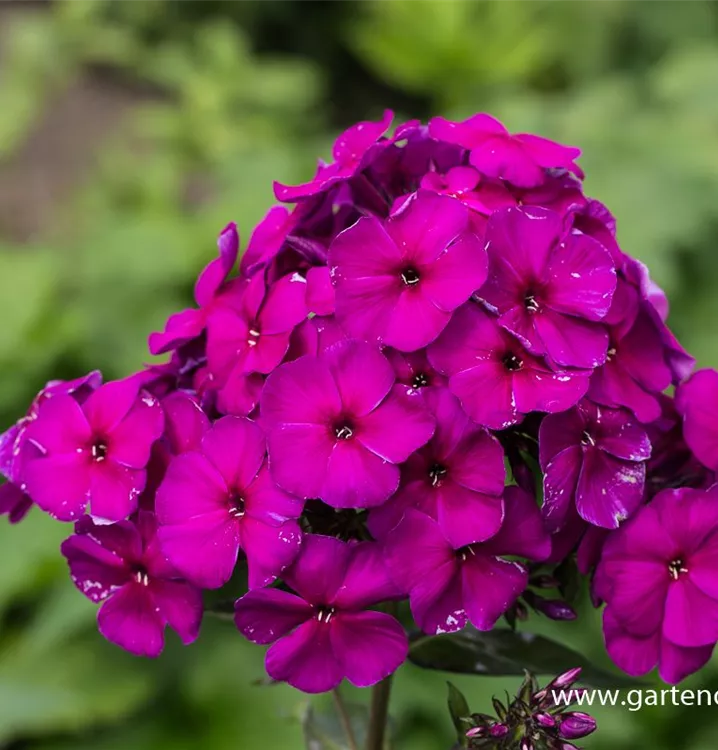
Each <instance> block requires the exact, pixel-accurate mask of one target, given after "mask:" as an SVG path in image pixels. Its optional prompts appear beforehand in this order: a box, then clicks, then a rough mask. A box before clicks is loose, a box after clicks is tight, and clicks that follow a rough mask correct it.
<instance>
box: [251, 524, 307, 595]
mask: <svg viewBox="0 0 718 750" xmlns="http://www.w3.org/2000/svg"><path fill="white" fill-rule="evenodd" d="M239 542H240V546H241V547H242V550H243V551H244V553H245V555H246V556H247V566H248V568H249V588H250V589H258V588H262V587H264V586H268V585H269V584H270V583H272V582H273V581H274V580H275V579H276V578H277V576H279V575H280V574H281V572H282V571H283V570H284V569H285V568H287V567H288V566H289V565H291V564H292V563H293V562H294V560H295V559H296V557H297V555H298V554H299V547H300V545H301V543H302V532H301V530H300V528H299V524H298V523H297V522H296V521H286V522H285V523H283V524H282V525H281V526H269V525H267V524H265V523H262V522H261V521H258V520H256V519H254V518H250V517H248V516H245V517H244V518H242V519H241V522H240V524H239Z"/></svg>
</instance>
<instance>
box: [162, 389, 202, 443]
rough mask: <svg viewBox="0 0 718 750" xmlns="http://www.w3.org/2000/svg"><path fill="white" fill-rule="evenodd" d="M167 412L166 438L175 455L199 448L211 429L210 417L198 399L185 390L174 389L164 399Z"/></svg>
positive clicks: (163, 403) (163, 405)
mask: <svg viewBox="0 0 718 750" xmlns="http://www.w3.org/2000/svg"><path fill="white" fill-rule="evenodd" d="M162 409H163V411H164V413H165V439H166V440H167V442H168V443H169V446H170V450H171V451H172V453H174V454H175V455H178V454H180V453H186V452H187V451H191V450H195V451H196V450H199V449H200V445H201V441H202V437H203V436H204V434H205V433H206V432H207V430H209V427H210V421H209V417H208V416H207V415H206V414H205V413H204V411H203V410H202V407H201V406H200V405H199V403H197V401H196V399H195V398H193V397H192V396H190V395H188V394H187V393H184V392H183V391H174V392H173V393H170V394H169V395H167V396H165V398H163V399H162Z"/></svg>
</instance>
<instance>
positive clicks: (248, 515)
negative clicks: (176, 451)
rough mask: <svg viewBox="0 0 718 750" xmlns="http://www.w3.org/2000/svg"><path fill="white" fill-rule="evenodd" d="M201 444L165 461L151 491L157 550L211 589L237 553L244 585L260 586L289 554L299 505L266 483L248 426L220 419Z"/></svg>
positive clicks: (294, 547)
mask: <svg viewBox="0 0 718 750" xmlns="http://www.w3.org/2000/svg"><path fill="white" fill-rule="evenodd" d="M201 446H202V447H201V450H200V451H189V452H187V453H183V454H182V455H180V456H178V457H177V458H175V459H174V460H173V461H172V463H171V464H170V466H169V468H168V469H167V474H166V475H165V479H164V481H163V482H162V485H161V486H160V488H159V490H158V492H157V498H156V506H155V507H156V512H157V519H158V521H159V524H160V529H159V532H158V534H159V538H160V542H161V544H162V550H163V552H164V553H165V554H166V555H167V557H168V558H169V560H170V561H171V562H172V564H173V565H174V566H175V567H176V568H177V569H178V570H179V571H181V573H182V575H183V576H185V577H186V578H187V579H188V580H190V581H192V582H193V583H195V584H197V585H198V586H201V587H202V588H210V589H211V588H219V587H220V586H222V585H224V584H225V583H227V581H228V580H229V579H230V578H231V576H232V573H233V571H234V567H235V565H236V563H237V556H238V554H239V550H240V549H242V550H243V551H244V553H245V555H246V556H247V564H248V567H249V585H250V588H257V587H260V586H266V585H267V584H269V583H271V582H272V581H273V580H274V579H275V578H276V577H277V576H278V575H279V574H280V573H281V572H282V570H284V568H286V567H287V566H288V565H290V564H291V563H292V562H293V560H294V558H295V557H296V556H297V553H298V551H299V545H300V544H301V539H302V535H301V531H300V529H299V524H298V523H297V522H296V520H295V519H296V518H298V517H299V515H300V514H301V512H302V507H303V505H304V503H303V502H302V501H301V500H298V499H297V498H295V497H291V496H290V495H287V494H286V493H285V492H282V490H280V489H279V488H278V487H276V486H275V484H274V482H273V481H272V479H271V478H270V476H269V471H268V469H267V465H266V443H265V439H264V435H263V434H262V431H261V429H260V428H259V427H258V426H257V424H256V423H255V422H251V421H249V420H248V419H244V418H241V417H224V418H223V419H220V420H218V421H217V422H215V423H214V425H213V426H212V428H211V429H210V430H209V432H207V433H206V434H205V436H204V437H203V438H202V442H201Z"/></svg>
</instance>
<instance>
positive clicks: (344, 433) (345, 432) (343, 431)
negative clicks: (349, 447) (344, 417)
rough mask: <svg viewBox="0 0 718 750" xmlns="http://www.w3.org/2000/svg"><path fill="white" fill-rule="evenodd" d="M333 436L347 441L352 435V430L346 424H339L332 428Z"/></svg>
mask: <svg viewBox="0 0 718 750" xmlns="http://www.w3.org/2000/svg"><path fill="white" fill-rule="evenodd" d="M334 434H335V435H336V436H337V437H338V438H339V440H349V438H350V437H352V436H353V435H354V428H353V427H352V426H351V425H350V424H348V423H344V424H339V425H337V426H336V427H335V428H334Z"/></svg>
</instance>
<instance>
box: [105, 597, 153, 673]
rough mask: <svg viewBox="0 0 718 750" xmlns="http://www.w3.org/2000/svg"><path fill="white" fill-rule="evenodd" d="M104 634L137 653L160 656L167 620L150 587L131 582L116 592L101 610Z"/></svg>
mask: <svg viewBox="0 0 718 750" xmlns="http://www.w3.org/2000/svg"><path fill="white" fill-rule="evenodd" d="M97 624H98V627H99V630H100V633H102V635H103V636H104V637H105V638H107V640H108V641H110V642H111V643H114V644H116V645H117V646H120V647H121V648H124V649H125V650H126V651H129V652H130V653H131V654H135V655H137V656H149V657H151V658H154V657H157V656H159V655H160V653H161V652H162V648H163V647H164V628H165V626H164V621H163V619H162V617H161V615H160V614H159V613H158V612H157V610H156V605H155V602H154V600H153V598H152V596H151V594H150V592H149V590H148V588H147V586H143V585H142V584H140V583H129V584H127V585H126V586H123V587H122V588H121V589H120V590H119V591H117V592H116V593H115V594H113V595H112V597H111V598H110V599H108V600H107V601H106V602H105V603H104V604H103V605H102V607H101V608H100V611H99V612H98V613H97Z"/></svg>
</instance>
